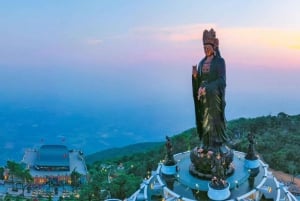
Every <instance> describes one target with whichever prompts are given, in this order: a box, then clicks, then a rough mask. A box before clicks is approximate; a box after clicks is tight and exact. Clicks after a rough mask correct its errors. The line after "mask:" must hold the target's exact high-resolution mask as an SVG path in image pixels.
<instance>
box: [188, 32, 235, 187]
mask: <svg viewBox="0 0 300 201" xmlns="http://www.w3.org/2000/svg"><path fill="white" fill-rule="evenodd" d="M203 45H204V52H205V57H204V58H203V59H202V60H201V61H200V62H199V64H198V68H197V66H193V71H192V86H193V99H194V105H195V116H196V127H197V133H198V135H199V139H200V142H201V144H200V146H199V147H196V148H194V149H193V150H192V151H191V153H190V159H191V162H192V163H191V165H190V169H189V170H190V173H191V174H192V175H194V176H196V177H201V178H204V179H212V178H217V179H218V181H223V180H224V179H225V178H226V177H227V176H229V175H230V174H232V173H233V172H234V168H233V166H232V164H231V163H232V161H233V151H232V150H231V149H229V148H228V147H227V146H226V142H228V140H229V139H228V136H227V134H226V119H225V113H224V111H225V88H226V66H225V61H224V59H223V58H222V57H221V55H220V52H219V40H218V39H217V38H216V32H215V31H214V30H213V29H210V30H209V31H208V30H205V31H204V32H203Z"/></svg>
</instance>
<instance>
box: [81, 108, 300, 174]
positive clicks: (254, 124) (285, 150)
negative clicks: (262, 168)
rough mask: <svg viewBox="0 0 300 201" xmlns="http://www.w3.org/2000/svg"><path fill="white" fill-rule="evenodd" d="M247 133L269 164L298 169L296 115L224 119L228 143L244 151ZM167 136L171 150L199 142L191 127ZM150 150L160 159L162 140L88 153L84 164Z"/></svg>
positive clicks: (299, 143) (299, 122)
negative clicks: (169, 137)
mask: <svg viewBox="0 0 300 201" xmlns="http://www.w3.org/2000/svg"><path fill="white" fill-rule="evenodd" d="M249 132H252V133H253V134H254V135H255V137H256V150H257V152H258V154H259V155H260V157H261V158H262V159H263V160H265V161H266V162H267V163H268V164H269V165H270V167H272V168H273V169H276V170H282V171H284V172H286V173H290V174H291V173H292V174H297V173H299V172H300V151H299V147H300V115H288V114H285V113H283V112H281V113H279V114H278V115H277V116H271V115H269V116H262V117H256V118H240V119H236V120H231V121H229V122H227V133H228V135H229V136H230V138H231V141H230V144H229V146H230V147H232V148H233V149H235V150H238V151H243V152H247V148H248V140H247V134H248V133H249ZM171 139H172V143H173V150H174V153H178V152H182V151H186V150H190V149H192V148H193V147H195V146H197V145H198V144H199V140H198V137H197V134H196V129H195V128H192V129H188V130H186V131H184V132H182V133H180V134H178V135H174V136H172V137H171ZM154 149H156V151H155V152H157V153H158V154H159V155H160V158H164V155H165V150H164V149H165V148H164V142H149V143H139V144H134V145H129V146H126V147H122V148H112V149H108V150H104V151H100V152H97V153H95V154H91V155H88V156H87V157H86V160H87V163H88V164H92V163H94V162H97V161H102V162H103V161H105V160H108V159H109V160H113V159H117V158H118V159H120V158H122V157H127V156H132V155H135V154H137V153H143V154H145V153H147V152H149V153H151V154H145V157H149V160H150V159H151V160H152V159H153V157H154V156H153V153H152V152H151V151H152V150H154ZM149 155H150V156H149ZM145 159H146V160H147V158H145Z"/></svg>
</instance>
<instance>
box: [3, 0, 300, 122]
mask: <svg viewBox="0 0 300 201" xmlns="http://www.w3.org/2000/svg"><path fill="white" fill-rule="evenodd" d="M299 8H300V2H299V1H298V0H285V1H280V0H262V1H242V0H227V1H206V0H204V1H199V0H189V1H180V0H164V1H157V0H154V1H140V0H131V1H124V0H114V1H112V0H102V1H98V0H93V1H79V0H73V1H60V0H53V1H33V0H26V1H21V0H19V1H18V0H16V1H5V2H1V7H0V29H1V37H0V84H1V86H0V93H1V99H2V100H1V103H13V102H18V101H20V102H22V103H24V104H29V105H30V104H35V103H36V104H43V103H45V102H47V100H51V101H52V103H53V102H54V103H53V104H61V105H64V104H65V105H66V106H68V107H69V106H70V105H72V106H74V107H77V106H78V107H79V106H80V107H83V108H92V110H93V108H97V107H99V105H102V106H104V107H105V108H106V109H108V110H109V108H114V109H112V112H113V111H114V110H115V108H116V107H117V108H119V109H120V108H123V107H130V108H134V106H137V108H141V109H142V108H145V107H147V106H149V105H155V104H161V105H164V104H166V105H169V106H170V105H171V106H172V107H171V106H170V108H174V110H179V109H181V110H188V111H189V112H190V113H189V114H191V115H193V113H192V112H191V111H192V110H193V107H192V99H191V82H190V81H191V80H190V78H191V67H192V65H194V64H196V63H198V62H199V60H200V59H201V58H202V57H203V55H204V54H203V47H202V32H203V30H204V29H210V28H214V29H215V30H216V33H217V37H218V38H219V40H220V50H221V54H222V56H223V57H224V59H225V61H226V66H227V94H226V97H227V98H226V99H227V108H226V110H227V116H228V118H229V119H233V118H239V117H253V116H258V115H269V114H272V115H276V114H277V113H278V112H286V113H289V114H299V113H300V104H299V102H300V95H299V94H300V93H299V89H298V88H299V86H300V79H299V78H298V75H299V74H300V23H299V22H300V12H299ZM141 105H142V106H141ZM138 106H140V107H138ZM49 107H51V104H50V106H49ZM53 107H57V105H55V106H53ZM70 107H71V106H70ZM178 108H179V109H178ZM191 125H193V122H192V123H191Z"/></svg>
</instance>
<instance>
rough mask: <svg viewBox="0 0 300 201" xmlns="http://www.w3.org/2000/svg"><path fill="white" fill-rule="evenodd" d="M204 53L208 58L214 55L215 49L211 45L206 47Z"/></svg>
mask: <svg viewBox="0 0 300 201" xmlns="http://www.w3.org/2000/svg"><path fill="white" fill-rule="evenodd" d="M204 53H205V55H206V56H207V57H209V56H212V55H213V54H214V48H213V46H212V45H210V44H205V45H204Z"/></svg>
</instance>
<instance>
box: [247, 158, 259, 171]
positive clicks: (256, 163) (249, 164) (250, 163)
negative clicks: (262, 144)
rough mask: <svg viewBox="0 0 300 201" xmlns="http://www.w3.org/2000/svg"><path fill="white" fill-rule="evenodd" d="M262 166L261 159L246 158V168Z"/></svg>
mask: <svg viewBox="0 0 300 201" xmlns="http://www.w3.org/2000/svg"><path fill="white" fill-rule="evenodd" d="M259 166H260V164H259V160H258V159H257V160H247V159H246V160H245V168H249V169H255V168H258V167H259Z"/></svg>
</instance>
